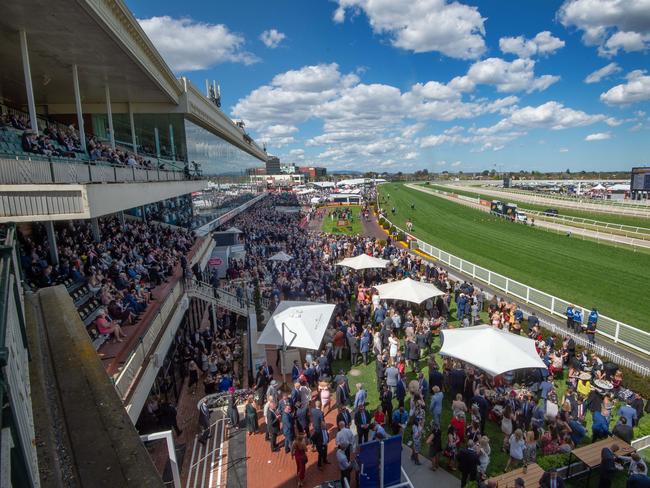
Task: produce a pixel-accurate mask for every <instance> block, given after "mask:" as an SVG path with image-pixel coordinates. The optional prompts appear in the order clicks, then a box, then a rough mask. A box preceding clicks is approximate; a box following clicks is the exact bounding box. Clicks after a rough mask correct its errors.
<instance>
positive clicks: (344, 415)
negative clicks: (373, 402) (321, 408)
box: [336, 405, 352, 429]
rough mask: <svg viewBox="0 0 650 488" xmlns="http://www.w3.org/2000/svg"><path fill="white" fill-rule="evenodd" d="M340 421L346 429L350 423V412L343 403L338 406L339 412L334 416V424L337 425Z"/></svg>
mask: <svg viewBox="0 0 650 488" xmlns="http://www.w3.org/2000/svg"><path fill="white" fill-rule="evenodd" d="M340 422H343V423H344V424H345V427H347V428H348V429H349V428H350V425H351V424H352V414H351V413H350V411H349V410H348V408H347V407H346V406H345V405H341V406H340V407H339V413H338V415H337V416H336V425H339V423H340Z"/></svg>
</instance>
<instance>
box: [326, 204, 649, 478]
mask: <svg viewBox="0 0 650 488" xmlns="http://www.w3.org/2000/svg"><path fill="white" fill-rule="evenodd" d="M392 195H393V193H392V192H391V199H392ZM455 308H456V307H455V304H453V303H452V305H451V310H450V312H451V316H452V317H455V316H456V313H455ZM481 318H482V320H483V321H484V322H485V321H487V314H486V313H483V312H482V313H481ZM449 324H450V325H452V326H457V325H458V321H450V322H449ZM524 327H525V325H524ZM439 350H440V341H439V339H438V338H436V339H435V342H434V344H433V348H432V351H433V353H434V354H436V353H437V352H438V351H439ZM429 357H430V356H429V355H426V356H423V357H422V359H421V361H420V366H421V368H422V369H421V371H422V372H423V373H424V376H425V378H428V375H429V368H428V366H427V363H428V360H429ZM436 362H437V363H438V365H439V366H440V367H442V359H441V357H440V356H439V355H437V354H436ZM333 369H334V371H338V370H339V369H343V370H344V371H349V370H350V369H351V366H350V360H349V357H346V358H344V359H343V360H339V361H335V362H334V365H333ZM354 369H355V375H354V376H353V375H352V374H348V380H349V382H350V387H351V389H352V392H353V394H354V393H356V388H355V387H354V385H355V384H357V383H363V384H364V386H365V388H366V390H367V391H368V400H367V402H368V404H367V408H368V410H369V411H370V412H371V413H374V411H375V409H376V408H377V406H378V405H379V403H380V402H379V393H378V391H377V376H376V372H375V361H374V359H373V360H372V361H371V362H370V363H369V364H368V365H367V366H365V365H363V364H361V365H359V366H355V368H354ZM565 374H566V371H565ZM416 377H417V375H416V373H414V372H412V371H411V369H410V368H407V370H406V378H405V381H406V384H407V385H408V383H409V381H411V380H414V379H416ZM555 388H556V391H557V393H558V397H560V398H561V397H562V396H563V395H564V393H565V391H566V384H565V382H564V380H562V379H558V380H556V381H555ZM426 401H427V408H426V413H427V418H426V422H425V429H426V433H425V434H426V435H425V438H426V437H428V436H429V425H430V421H431V415H430V413H429V409H428V407H429V401H430V395H428V396H427V400H426ZM393 407H394V408H396V407H397V401H395V400H394V401H393ZM405 407H406V410H407V411H408V410H409V396H408V395H407V399H406V405H405ZM617 410H618V405H615V407H614V410H613V413H612V422H611V427H610V428H613V426H614V423H615V422H614V420H615V419H616V418H617V416H616V411H617ZM450 421H451V398H450V395H449V394H448V393H447V392H445V397H444V401H443V409H442V417H441V424H442V425H441V427H442V432H443V448H444V447H445V445H446V431H447V427H448V426H449V422H450ZM586 427H587V431H588V434H587V435H588V437H587V438H586V440H585V441H584V442H583V444H581V446H584V445H587V444H588V443H589V442H590V437H591V414H587V426H586ZM648 429H650V416H649V415H645V416H644V417H643V418H642V419H641V422H640V426H639V428H637V429H635V438H637V437H641V436H642V435H644V434H645V432H646V431H647V430H648ZM387 431H388V432H389V433H390V427H388V428H387ZM485 434H486V435H487V436H488V437H489V438H490V445H491V447H492V455H491V459H490V465H489V467H488V476H490V477H494V476H498V475H500V474H502V473H503V472H504V469H505V466H506V463H507V462H508V455H507V454H506V453H504V452H503V451H501V444H502V441H503V434H502V433H501V428H500V426H499V425H497V424H496V423H494V422H490V421H488V422H487V423H486V432H485ZM410 438H411V427H410V426H409V427H407V429H406V432H405V434H404V443H407V442H408V440H409V439H410ZM421 453H422V454H424V455H427V454H428V446H427V445H426V444H425V443H424V442H423V443H422V450H421ZM541 457H542V455H541V450H540V451H538V459H539V458H541ZM440 461H441V464H442V466H446V461H447V460H446V458H444V457H443V456H442V455H441V457H440ZM453 474H454V475H456V476H460V475H459V473H458V471H456V472H454V473H453ZM596 480H597V476H593V475H592V479H591V483H590V485H591V486H596V485H597V483H596ZM585 481H586V479H585V478H581V479H576V480H574V481H572V482H571V485H570V486H576V487H584V486H585V484H586V483H585ZM625 481H626V476H619V477H618V478H617V479H616V480H615V483H614V485H613V486H614V487H615V488H617V487H624V486H625Z"/></svg>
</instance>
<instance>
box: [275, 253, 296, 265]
mask: <svg viewBox="0 0 650 488" xmlns="http://www.w3.org/2000/svg"><path fill="white" fill-rule="evenodd" d="M292 259H293V257H292V256H289V255H288V254H287V253H286V252H284V251H280V252H279V253H277V254H274V255H273V256H271V257H270V258H269V261H282V262H284V263H286V262H287V261H291V260H292Z"/></svg>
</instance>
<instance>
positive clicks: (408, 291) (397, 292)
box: [375, 278, 445, 304]
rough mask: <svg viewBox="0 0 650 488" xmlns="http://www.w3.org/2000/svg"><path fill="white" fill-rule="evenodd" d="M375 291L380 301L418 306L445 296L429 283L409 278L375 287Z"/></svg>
mask: <svg viewBox="0 0 650 488" xmlns="http://www.w3.org/2000/svg"><path fill="white" fill-rule="evenodd" d="M375 289H376V290H377V292H378V293H379V298H381V299H382V300H404V301H406V302H412V303H418V304H419V303H422V302H423V301H425V300H428V299H429V298H433V297H437V296H440V295H444V294H445V293H444V292H443V291H441V290H439V289H438V288H436V287H435V285H432V284H431V283H425V282H423V281H415V280H412V279H411V278H405V279H403V280H400V281H392V282H390V283H384V284H383V285H377V286H375Z"/></svg>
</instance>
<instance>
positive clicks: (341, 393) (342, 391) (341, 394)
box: [336, 380, 348, 407]
mask: <svg viewBox="0 0 650 488" xmlns="http://www.w3.org/2000/svg"><path fill="white" fill-rule="evenodd" d="M336 404H337V405H339V407H340V406H341V405H347V404H348V392H347V391H346V388H345V381H344V380H340V381H339V383H338V386H337V387H336Z"/></svg>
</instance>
